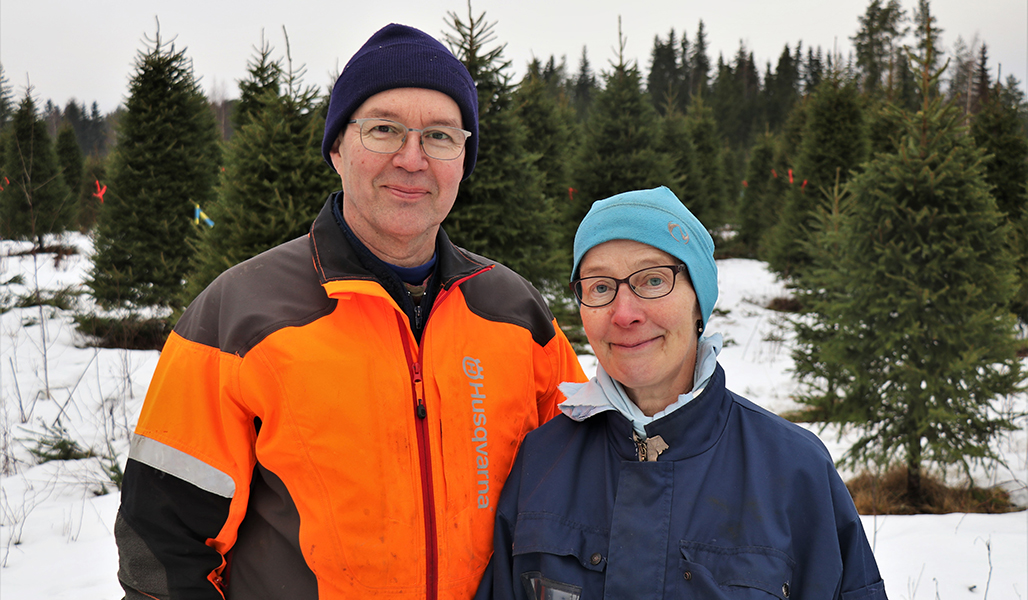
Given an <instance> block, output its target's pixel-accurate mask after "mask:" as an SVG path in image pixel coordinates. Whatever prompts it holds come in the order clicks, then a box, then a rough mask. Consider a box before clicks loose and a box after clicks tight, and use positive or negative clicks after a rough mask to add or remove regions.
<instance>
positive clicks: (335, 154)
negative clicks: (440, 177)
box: [328, 136, 343, 177]
mask: <svg viewBox="0 0 1028 600" xmlns="http://www.w3.org/2000/svg"><path fill="white" fill-rule="evenodd" d="M342 141H343V136H339V137H337V138H336V141H335V143H334V144H332V149H331V150H329V152H328V157H329V159H331V160H332V168H334V169H335V170H336V173H337V174H338V175H339V176H340V177H342V175H343V169H342V164H343V155H342V153H340V152H339V145H340V144H341V143H342Z"/></svg>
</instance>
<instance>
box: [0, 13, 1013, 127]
mask: <svg viewBox="0 0 1028 600" xmlns="http://www.w3.org/2000/svg"><path fill="white" fill-rule="evenodd" d="M869 2H870V0H788V1H787V0H702V1H701V0H632V1H630V2H626V1H623V0H622V1H615V0H475V2H474V5H473V9H474V13H475V15H476V16H477V15H479V14H481V13H482V12H483V11H484V12H485V13H486V19H487V21H490V22H493V21H495V22H496V23H497V24H496V28H495V31H496V34H497V42H498V43H505V44H506V45H507V47H506V50H505V52H504V56H505V57H506V58H507V59H509V60H510V61H511V63H512V68H513V73H514V74H515V75H516V76H517V77H518V78H520V75H521V74H523V73H524V70H525V65H526V64H527V63H528V61H529V60H531V59H532V57H539V58H540V59H543V60H545V59H547V58H548V57H549V56H550V55H551V54H552V55H555V56H556V57H557V58H558V59H560V57H562V56H566V57H567V62H568V66H569V68H570V70H571V71H572V72H574V71H575V70H577V67H578V62H579V57H580V56H581V53H582V48H583V46H585V47H587V48H588V55H589V59H590V62H591V63H592V65H593V69H594V71H596V72H599V71H600V70H602V69H606V68H608V67H609V64H610V61H611V60H613V59H614V57H615V50H614V48H615V47H616V45H617V39H618V37H617V36H618V16H620V17H621V19H622V30H623V32H624V34H625V36H626V37H627V47H626V54H627V56H628V57H629V58H634V59H636V60H637V61H638V63H639V66H640V68H641V70H642V71H643V73H646V72H648V70H649V55H650V50H651V49H652V47H653V39H654V36H655V35H660V36H661V37H662V38H664V37H666V36H667V34H668V31H669V30H670V29H671V28H674V29H675V31H676V32H678V33H680V32H682V31H683V30H684V31H685V32H686V33H687V35H688V36H689V39H690V40H695V35H696V29H697V25H698V24H699V21H700V20H703V22H704V26H705V28H706V31H707V39H708V42H709V44H710V46H709V53H710V57H711V62H712V63H715V64H716V61H717V56H718V53H723V54H724V56H725V58H726V59H730V58H731V57H732V56H734V54H735V52H736V50H737V49H738V47H739V43H740V41H741V42H742V43H744V44H745V45H746V47H747V48H748V49H750V50H752V51H753V53H754V56H755V58H756V60H757V62H758V64H760V65H761V67H762V70H763V65H764V64H765V63H766V62H767V61H771V62H772V64H773V63H775V62H776V61H777V58H778V56H779V54H781V51H782V48H783V47H784V45H785V44H787V43H788V44H789V45H790V46H791V47H793V48H795V45H796V42H797V41H800V40H802V41H803V44H804V48H806V47H810V46H814V47H816V46H821V47H822V48H823V49H824V50H825V51H826V52H827V51H830V50H831V49H832V48H833V47H836V48H838V50H839V51H840V52H841V53H842V54H843V55H844V56H845V55H846V54H847V53H848V52H849V51H850V48H851V43H850V39H849V38H850V36H852V35H854V33H855V32H856V31H857V27H858V22H857V18H858V17H859V16H860V15H862V14H864V11H865V10H866V8H867V5H868V4H869ZM915 4H916V0H903V6H904V7H905V8H906V9H907V10H908V12H909V11H910V10H912V8H913V7H914V6H915ZM448 11H454V12H456V13H458V14H459V15H460V16H461V17H462V18H466V16H467V14H468V8H467V2H466V1H465V0H435V1H427V0H356V1H355V0H336V1H335V2H325V1H317V2H315V1H311V0H291V1H282V0H275V1H272V0H250V1H248V2H239V1H235V2H226V1H224V0H175V1H174V2H169V1H164V2H160V1H155V0H0V64H3V67H4V71H5V74H6V75H7V78H8V80H9V83H10V84H11V85H12V86H13V87H14V90H15V96H16V99H20V98H21V97H22V96H23V95H24V92H25V88H26V84H27V83H31V85H32V86H33V88H34V95H35V97H36V98H37V99H38V100H40V101H41V102H42V101H45V100H46V99H52V100H53V101H54V102H55V103H57V104H58V105H60V106H64V104H65V103H66V102H67V101H68V100H69V99H70V98H76V99H77V100H79V101H82V102H85V103H86V105H87V107H88V105H89V104H91V103H92V102H93V101H94V100H95V101H97V102H98V104H99V106H100V110H101V111H103V112H109V111H111V110H113V109H114V108H115V107H116V106H117V105H118V104H120V103H122V102H123V100H124V97H125V95H126V93H127V83H128V80H129V77H130V76H131V73H132V66H133V62H134V60H135V56H136V53H137V52H138V51H139V50H140V49H142V48H144V43H143V39H144V36H150V37H152V36H153V34H154V32H155V30H156V19H157V18H159V19H160V29H161V35H162V37H164V38H165V39H170V38H172V37H174V38H175V43H176V47H177V48H181V47H183V46H184V47H185V48H186V49H187V55H188V56H189V57H190V58H192V60H193V64H194V68H195V71H196V73H197V75H198V76H200V77H201V85H203V87H204V89H205V90H207V91H208V93H211V92H215V91H218V90H219V89H220V91H221V93H222V94H223V95H225V96H226V97H229V98H232V97H236V96H237V95H238V90H237V82H238V81H239V80H240V79H241V78H243V77H244V75H245V72H246V63H247V60H248V59H249V58H250V57H251V56H252V54H253V46H255V45H257V44H258V43H259V41H260V37H261V30H262V29H263V30H265V31H266V35H267V36H268V39H269V40H270V41H271V42H272V44H273V46H274V47H275V49H276V51H277V53H284V50H285V43H284V38H283V34H282V27H283V26H285V28H286V30H287V31H288V34H289V39H290V44H291V47H292V55H293V61H294V64H303V65H306V67H307V78H306V82H307V83H310V84H316V85H319V86H322V87H324V86H327V85H330V84H331V82H332V81H333V80H334V78H335V75H336V74H338V70H339V69H340V68H341V67H342V66H343V65H344V64H345V63H346V61H347V60H348V59H349V57H350V56H351V55H352V54H353V53H354V52H356V50H357V49H358V48H359V47H360V46H361V44H363V43H364V41H365V40H366V39H367V38H368V37H369V36H370V35H371V34H372V33H374V32H375V31H376V30H377V29H379V28H380V27H382V26H383V25H385V24H386V23H389V22H399V23H405V24H408V25H413V26H415V27H418V28H420V29H422V30H424V31H426V32H428V33H430V34H432V35H435V36H437V37H440V38H441V37H442V34H443V32H444V31H447V30H448V27H447V25H446V23H445V20H444V19H445V17H446V13H447V12H448ZM932 11H933V13H934V14H935V15H936V17H937V18H938V22H939V26H940V27H941V28H942V30H943V32H942V42H943V46H944V48H945V49H946V50H947V51H949V50H951V49H952V47H953V43H954V41H955V40H956V39H957V37H958V36H960V37H962V38H963V39H964V40H965V41H968V42H969V41H970V40H972V39H973V38H974V37H975V36H976V35H977V36H978V37H979V39H981V40H983V41H985V42H986V43H987V44H988V48H989V56H990V65H991V66H992V69H993V76H994V77H995V74H996V69H997V67H998V66H999V65H1000V64H1002V76H1003V78H1004V79H1005V78H1006V76H1007V75H1009V74H1013V75H1014V76H1016V77H1017V78H1018V79H1019V80H1020V81H1021V82H1022V83H1023V82H1024V81H1025V80H1028V0H933V1H932Z"/></svg>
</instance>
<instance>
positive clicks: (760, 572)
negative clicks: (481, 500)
mask: <svg viewBox="0 0 1028 600" xmlns="http://www.w3.org/2000/svg"><path fill="white" fill-rule="evenodd" d="M646 433H647V437H648V438H649V439H653V438H655V436H660V438H661V439H662V440H663V441H664V443H666V444H667V446H668V447H667V449H666V450H664V451H663V452H662V453H661V454H659V456H658V457H657V459H656V460H655V461H652V460H650V461H640V460H639V454H640V453H639V451H638V449H637V445H636V442H635V441H634V440H633V431H632V425H631V423H630V422H629V421H628V420H627V419H626V418H625V417H624V416H622V415H621V414H620V413H619V412H617V411H606V412H601V413H598V414H595V415H594V416H591V417H589V418H587V419H585V420H583V421H582V422H575V421H573V420H571V419H570V418H568V417H567V416H565V415H558V416H557V417H556V418H555V419H553V420H551V421H550V422H549V423H547V424H546V425H544V426H542V427H540V428H539V429H536V430H535V431H533V432H531V433H529V434H528V436H527V437H526V438H525V440H524V443H523V444H522V447H521V450H520V452H519V454H518V457H517V460H516V461H515V463H514V466H513V470H512V472H511V474H510V477H509V478H508V479H507V482H506V484H505V486H504V489H503V493H502V494H501V496H500V502H499V504H498V505H497V515H496V530H495V544H494V555H493V558H492V562H491V563H490V565H489V568H488V570H487V571H486V574H485V577H484V579H483V581H482V585H481V587H480V588H479V590H478V595H477V596H476V598H478V599H480V600H484V599H486V598H497V599H508V598H511V599H513V598H517V599H526V598H530V599H540V600H586V599H588V600H594V599H599V598H606V599H620V598H625V599H628V598H631V599H633V600H647V599H659V598H697V599H699V598H703V599H717V598H725V599H728V598H731V599H737V600H741V599H757V598H760V599H763V600H770V598H772V597H777V598H780V599H781V600H788V599H789V598H795V599H802V600H815V599H840V598H841V599H844V600H858V599H859V600H865V599H868V600H869V599H876V600H877V599H884V598H885V597H886V596H885V584H884V583H883V582H882V580H881V576H880V575H879V573H878V566H877V565H876V563H875V560H874V556H873V555H872V553H871V548H870V546H869V544H868V541H867V538H866V536H865V535H864V528H863V526H862V525H861V522H860V517H859V516H858V515H857V511H856V509H855V508H854V506H853V500H852V499H851V497H850V495H849V492H848V491H847V489H846V486H845V484H843V482H842V479H841V478H840V477H839V474H838V472H836V470H835V466H834V464H833V463H832V459H831V456H830V455H829V453H828V450H827V449H826V448H825V447H824V445H823V444H822V443H821V441H820V440H819V439H818V438H817V436H815V435H814V434H812V433H810V432H808V431H806V430H805V429H803V428H801V427H798V426H796V425H794V424H792V423H789V422H788V421H785V420H784V419H782V418H780V417H778V416H776V415H774V414H772V413H770V412H768V411H766V410H764V409H762V408H760V407H758V406H756V405H755V404H753V403H751V402H750V401H748V400H746V399H745V398H742V397H740V396H738V395H736V394H734V393H732V392H730V391H728V390H727V389H725V373H724V370H723V369H722V368H721V367H720V366H718V367H717V368H716V370H715V372H714V375H713V377H712V378H711V380H710V382H709V384H708V386H707V388H706V389H705V390H704V392H703V393H702V394H701V395H700V396H699V397H697V398H696V399H695V400H693V401H692V402H689V403H688V404H686V405H685V406H682V407H681V408H679V409H678V410H676V411H674V412H672V413H670V414H668V415H667V416H665V417H662V418H661V419H659V420H657V421H654V422H652V423H650V424H648V425H647V426H646ZM651 458H652V453H651Z"/></svg>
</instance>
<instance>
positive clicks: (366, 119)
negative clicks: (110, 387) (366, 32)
mask: <svg viewBox="0 0 1028 600" xmlns="http://www.w3.org/2000/svg"><path fill="white" fill-rule="evenodd" d="M477 113H478V104H477V95H476V90H475V86H474V83H473V81H472V80H471V77H470V75H469V74H468V72H467V70H466V69H465V68H464V66H463V65H462V64H461V63H460V62H459V61H458V60H457V59H456V58H454V57H453V55H452V54H451V53H450V52H449V51H448V50H447V49H446V48H445V47H443V46H442V45H441V44H440V43H439V42H438V41H436V40H435V39H433V38H431V37H430V36H428V35H426V34H424V33H423V32H421V31H418V30H416V29H412V28H410V27H405V26H400V25H389V26H387V27H385V28H383V29H382V30H380V31H379V32H377V33H376V34H375V35H373V36H372V37H371V38H370V39H369V40H368V41H367V43H366V44H365V45H364V46H363V47H362V48H361V49H360V50H359V51H358V52H357V54H355V55H354V57H353V58H352V59H351V60H350V62H349V63H348V64H347V66H346V68H345V69H344V70H343V72H342V74H341V75H340V76H339V79H338V81H337V82H336V85H335V88H334V90H333V93H332V98H331V103H330V106H329V111H328V117H327V120H326V125H325V137H324V142H323V146H322V153H323V155H324V156H325V159H326V161H328V162H329V163H330V164H331V165H332V166H333V167H334V168H335V169H336V171H337V172H338V173H339V175H340V178H341V181H342V190H341V191H340V192H336V193H334V194H332V195H331V196H330V197H329V198H328V201H327V203H326V204H325V207H324V209H322V211H321V214H319V215H318V217H317V219H316V220H315V222H314V224H313V226H312V227H311V232H310V234H309V235H308V236H307V237H305V238H300V239H297V240H293V241H292V242H288V243H286V244H283V245H281V246H279V247H277V248H274V249H272V250H270V251H268V252H266V253H264V254H262V255H260V256H258V257H255V258H253V259H251V260H249V261H246V262H244V263H242V264H240V265H237V266H236V267H234V268H232V269H230V270H229V271H227V272H226V273H224V274H223V275H222V276H221V277H220V278H218V280H216V281H215V282H214V283H213V284H211V286H210V287H209V288H208V289H207V290H205V291H204V292H203V293H202V294H201V295H200V296H199V297H198V298H197V299H196V300H195V301H194V302H193V304H192V305H191V306H190V307H189V309H188V310H187V311H186V313H185V314H184V315H183V317H182V319H181V320H180V321H179V323H178V325H177V326H176V328H175V332H174V333H172V335H171V336H170V338H169V339H168V342H167V344H166V345H165V348H164V350H163V352H162V355H161V361H160V363H159V365H158V367H157V371H156V373H155V374H154V378H153V381H152V383H151V386H150V390H149V392H148V394H147V398H146V402H145V404H144V406H143V410H142V413H141V415H140V417H139V423H138V425H137V428H136V432H135V436H134V437H133V441H132V447H131V451H130V453H129V461H128V465H127V466H126V469H125V481H124V487H123V491H122V505H121V510H120V512H119V516H118V520H117V523H116V525H115V534H116V537H117V540H118V547H119V552H120V556H121V568H120V571H119V577H120V579H121V583H122V586H123V587H124V588H125V591H126V595H127V597H128V598H130V599H133V598H174V599H177V598H191V599H192V598H221V597H222V596H225V597H228V598H247V599H263V598H289V599H294V600H295V599H306V598H372V597H374V598H393V597H399V596H403V597H411V598H470V597H471V596H472V594H473V593H474V591H475V587H476V585H477V584H478V581H479V578H480V577H481V574H482V571H483V570H484V568H485V565H486V563H487V562H488V560H489V556H490V553H491V550H492V525H493V520H494V518H495V504H496V501H497V499H498V495H499V491H500V488H501V486H502V484H503V480H504V479H505V478H506V476H507V473H508V472H509V470H510V466H511V464H512V462H513V459H514V455H515V453H516V451H517V448H518V445H519V444H520V442H521V439H522V437H523V436H524V435H525V434H526V433H527V432H528V431H530V430H532V429H534V428H535V427H537V426H538V425H539V424H541V423H542V422H544V421H546V420H547V419H549V418H550V417H551V416H553V415H554V414H555V412H556V408H555V404H556V402H557V401H558V391H557V385H558V384H559V383H561V382H562V381H568V380H573V381H583V380H584V376H583V374H582V371H581V368H580V367H579V365H578V361H577V357H576V356H575V354H574V352H573V350H572V348H571V346H570V345H569V344H568V342H567V339H566V338H565V337H564V336H563V334H562V333H561V331H560V329H559V328H558V327H557V326H556V323H555V322H554V320H553V317H552V315H551V314H550V312H549V311H548V309H547V308H546V305H545V303H544V301H543V299H542V298H541V297H540V295H539V294H538V292H536V291H535V290H534V289H533V288H532V287H531V285H530V284H528V283H527V282H526V281H525V280H524V279H522V278H520V277H519V276H517V275H516V274H514V273H513V272H512V271H510V270H509V269H507V268H505V267H503V266H502V265H499V264H497V263H494V262H492V261H489V260H487V259H485V258H483V257H481V256H476V255H473V254H471V253H468V252H466V251H464V250H462V249H460V248H457V247H456V246H454V245H453V244H452V243H451V242H450V241H449V239H448V238H447V237H446V234H445V233H444V232H443V231H442V229H440V223H441V222H442V220H443V219H444V218H445V217H446V215H447V213H448V212H449V210H450V208H451V207H452V206H453V203H454V201H455V200H456V196H457V188H458V186H459V183H460V182H461V181H462V180H463V179H464V178H467V176H468V175H470V174H471V171H472V170H473V169H474V166H475V158H476V152H477V147H478V141H477V140H478V137H477V136H478V114H477Z"/></svg>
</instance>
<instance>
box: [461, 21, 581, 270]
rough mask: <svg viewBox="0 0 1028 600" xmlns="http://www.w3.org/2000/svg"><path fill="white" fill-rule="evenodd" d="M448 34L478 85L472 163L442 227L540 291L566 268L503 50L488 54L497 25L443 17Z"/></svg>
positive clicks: (528, 131) (542, 180) (549, 198)
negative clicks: (476, 134)
mask: <svg viewBox="0 0 1028 600" xmlns="http://www.w3.org/2000/svg"><path fill="white" fill-rule="evenodd" d="M447 23H448V25H449V26H450V28H451V29H452V30H453V32H452V33H447V34H446V41H447V43H448V44H449V45H450V48H451V50H453V53H454V55H455V56H456V57H457V58H458V59H459V60H460V61H461V62H463V63H464V65H465V66H466V67H467V69H468V72H469V73H471V78H472V79H473V80H474V81H475V84H476V87H477V88H478V131H479V140H478V160H477V162H476V165H475V171H474V173H473V174H472V175H471V177H470V178H469V179H467V180H465V181H464V182H463V183H461V185H460V194H459V195H458V198H457V202H456V204H455V205H454V207H453V209H452V210H451V211H450V214H449V216H448V217H447V218H446V220H445V221H444V222H443V228H444V229H445V231H446V233H447V235H449V236H450V238H451V239H452V240H453V242H454V243H456V244H457V245H459V246H461V247H463V248H466V249H467V250H470V251H471V252H475V253H477V254H481V255H483V256H486V257H488V258H491V259H494V260H497V261H499V262H501V263H503V264H504V265H506V266H508V267H510V268H511V269H513V270H514V271H516V272H517V273H519V274H520V275H522V276H523V277H525V278H526V279H528V280H530V281H532V282H533V283H535V284H537V285H539V286H542V285H543V284H544V283H545V282H547V281H549V280H552V279H554V278H555V277H556V276H557V274H558V273H559V272H560V269H561V268H562V267H563V266H564V265H563V264H559V261H558V260H557V259H556V255H555V253H554V245H555V242H556V235H557V234H556V231H557V230H556V221H557V219H556V218H555V217H554V208H553V199H552V198H551V197H550V196H548V195H547V194H546V193H545V191H544V188H543V184H544V178H543V177H542V175H541V173H540V172H539V170H538V168H537V166H536V164H535V157H534V156H533V155H532V154H531V153H530V152H528V151H527V149H526V139H527V136H529V135H532V134H533V133H534V132H532V131H531V130H530V129H529V127H531V125H530V124H526V123H523V122H522V121H521V119H520V118H519V117H518V114H517V111H516V107H515V106H514V102H513V91H514V90H513V88H512V86H511V84H510V75H509V74H508V73H507V71H508V68H509V66H510V62H509V61H506V60H504V58H503V49H504V46H502V45H500V46H496V47H493V48H492V49H487V46H488V45H489V44H492V42H493V41H494V40H495V34H494V32H493V27H494V26H495V23H488V22H486V20H485V13H482V14H480V15H479V16H478V17H475V16H474V15H473V14H472V12H471V6H470V3H469V5H468V16H467V20H462V19H461V18H460V17H459V16H458V15H457V14H456V13H453V12H450V13H448V20H447Z"/></svg>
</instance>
